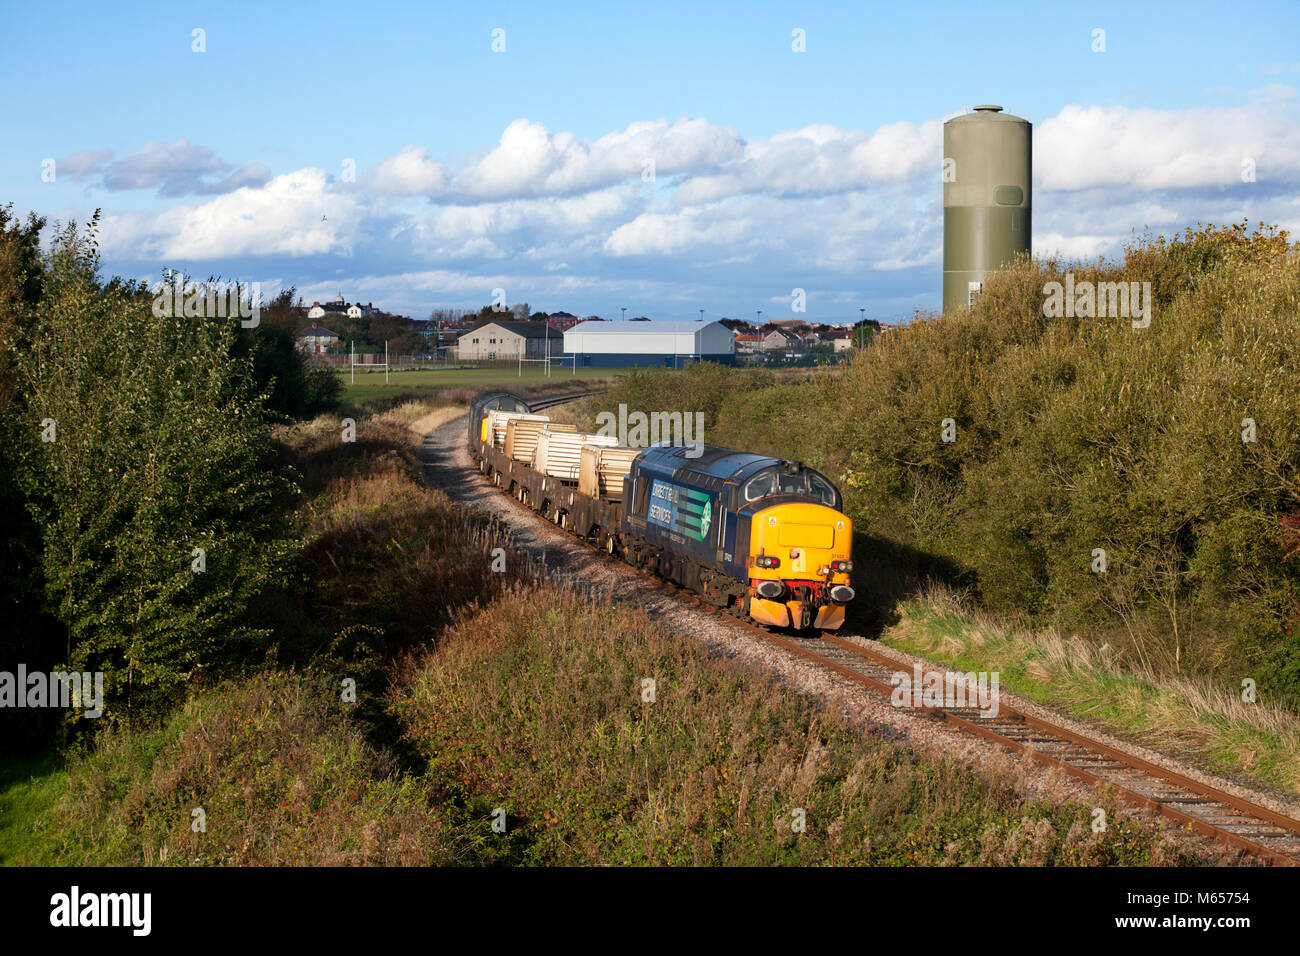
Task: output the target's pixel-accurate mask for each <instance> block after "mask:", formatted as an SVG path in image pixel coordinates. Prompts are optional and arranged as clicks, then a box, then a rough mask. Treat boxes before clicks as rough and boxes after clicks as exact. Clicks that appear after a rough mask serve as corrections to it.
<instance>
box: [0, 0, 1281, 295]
mask: <svg viewBox="0 0 1300 956" xmlns="http://www.w3.org/2000/svg"><path fill="white" fill-rule="evenodd" d="M4 2H5V7H4V12H3V15H2V16H3V21H4V24H5V29H4V31H3V34H2V35H0V54H2V55H3V56H4V59H5V62H6V63H7V64H9V65H10V67H11V69H10V70H9V71H8V83H9V89H10V95H9V96H8V97H6V101H5V104H4V106H3V108H2V109H3V116H4V119H5V123H4V130H5V134H6V135H5V136H4V137H3V139H2V141H0V184H2V185H3V187H4V188H3V189H0V202H13V203H14V205H15V207H16V208H17V209H20V210H23V211H26V210H28V209H34V210H37V211H39V212H41V213H42V214H45V215H47V216H49V217H51V218H61V219H66V218H77V219H84V218H86V217H87V216H88V215H89V214H90V212H91V211H93V210H94V209H95V208H96V207H102V208H103V210H104V217H105V222H104V228H103V247H104V259H105V267H106V269H107V270H108V271H110V272H117V273H121V274H124V275H130V276H138V277H142V278H143V277H148V278H154V277H156V276H157V274H158V272H159V270H160V269H162V268H163V267H164V266H175V267H178V268H182V269H185V270H186V271H189V272H191V273H193V274H195V275H199V276H205V275H208V274H219V275H223V276H238V277H240V278H241V279H245V280H248V281H260V282H262V284H263V287H264V288H267V287H272V288H273V287H274V286H276V285H280V284H284V285H288V284H292V285H296V286H297V287H298V288H299V290H300V291H302V292H303V293H304V294H305V296H306V297H307V298H308V300H311V299H312V298H323V297H325V296H326V295H329V296H333V295H334V294H335V293H336V292H339V291H342V293H343V295H344V296H345V297H347V298H349V299H361V300H362V301H373V302H375V303H376V304H377V305H383V306H384V307H387V308H391V309H395V310H401V311H405V312H408V313H409V314H413V315H424V314H427V312H428V311H429V309H431V308H433V307H435V306H460V307H466V306H475V307H476V306H478V305H481V304H485V303H486V302H488V301H490V298H491V295H492V290H493V289H495V288H504V289H505V290H506V294H507V297H508V299H509V300H510V301H511V302H514V301H528V302H529V303H530V304H531V305H532V306H533V307H534V308H542V309H546V310H550V311H554V310H558V309H562V308H563V309H568V310H569V311H573V312H579V313H582V314H589V313H598V314H604V315H607V316H608V315H615V316H616V315H618V314H619V313H618V310H619V308H620V307H621V306H627V307H628V308H629V310H630V313H642V314H647V315H652V316H657V317H664V318H673V317H685V316H688V315H698V312H697V310H698V309H699V308H704V309H705V310H706V315H709V316H712V317H718V316H722V315H752V314H753V311H754V310H755V309H758V308H761V309H763V310H764V315H765V316H768V317H775V316H776V315H778V314H780V313H781V310H782V309H784V310H786V311H788V310H789V308H790V306H789V302H790V297H791V292H792V290H793V289H794V288H796V287H797V288H803V289H805V290H806V293H807V301H808V313H807V316H808V317H809V318H825V319H830V320H838V319H849V318H856V317H857V314H858V308H859V307H866V308H867V310H868V313H869V314H871V315H875V316H877V317H881V318H885V319H887V320H888V319H896V318H898V317H901V316H905V315H908V314H910V313H911V311H912V309H913V308H934V307H937V304H938V300H939V279H940V269H941V250H940V242H941V225H942V209H941V205H940V196H941V193H940V179H939V168H940V160H941V156H940V153H941V151H942V150H941V145H940V142H941V141H940V130H941V124H942V121H943V120H944V119H946V118H950V117H951V116H953V115H955V114H957V113H959V112H960V111H962V110H963V109H966V108H969V107H970V106H972V105H974V104H976V103H987V102H993V103H999V104H1001V105H1003V106H1004V107H1006V109H1007V111H1008V112H1011V113H1014V114H1016V115H1019V116H1023V117H1025V118H1026V119H1028V120H1030V121H1031V122H1033V123H1034V125H1035V195H1034V235H1035V242H1034V246H1035V251H1036V252H1038V253H1042V254H1049V253H1052V252H1058V251H1059V252H1061V253H1063V254H1066V255H1073V256H1096V255H1114V254H1115V253H1116V252H1118V251H1119V249H1120V246H1121V244H1122V242H1123V241H1124V240H1125V239H1127V238H1128V237H1129V236H1130V235H1131V234H1132V233H1133V232H1134V231H1136V232H1141V231H1142V230H1143V229H1144V228H1150V229H1152V230H1153V231H1156V232H1165V233H1169V232H1172V231H1176V230H1178V229H1180V228H1181V227H1182V226H1184V225H1186V224H1191V223H1195V222H1197V221H1200V220H1214V221H1220V222H1222V221H1229V220H1240V219H1241V218H1243V217H1249V218H1251V219H1252V220H1258V219H1263V220H1265V221H1270V222H1277V223H1280V224H1282V225H1285V226H1289V227H1291V228H1293V229H1294V228H1300V200H1298V197H1300V132H1298V131H1300V122H1297V120H1298V119H1300V101H1298V100H1297V97H1296V91H1297V88H1298V87H1300V4H1296V3H1294V2H1289V3H1287V2H1279V3H1237V4H1232V5H1224V4H1210V3H1203V4H1195V3H1193V4H1134V3H1131V2H1130V3H1123V4H1087V5H1083V4H1080V5H1064V4H1062V5H1056V4H1050V3H1025V4H972V3H938V2H936V3H912V4H878V5H866V4H855V3H844V4H814V5H806V4H740V3H737V4H716V5H709V6H708V7H707V9H700V8H699V7H700V5H697V4H676V3H656V4H653V5H647V6H640V7H636V8H625V7H622V6H619V5H610V4H603V3H601V4H596V3H591V4H587V3H547V4H541V3H536V4H491V3H476V4H473V5H469V4H466V5H463V6H462V5H450V4H424V3H421V4H409V5H405V4H389V3H366V4H356V3H347V4H328V3H311V4H306V3H303V4H297V3H286V4H253V3H223V4H213V3H208V4H183V3H181V4H175V3H172V4H157V5H152V4H140V3H129V2H127V3H116V4H112V5H103V4H89V3H87V4H55V5H37V4H21V5H20V4H17V3H13V2H10V0H4ZM196 28H199V29H202V30H203V31H204V42H205V45H206V49H205V51H204V52H202V53H196V52H194V51H193V50H192V46H193V43H194V41H193V37H192V31H193V30H194V29H196ZM1098 28H1100V29H1102V30H1104V31H1105V51H1104V52H1094V50H1093V47H1094V45H1095V39H1094V34H1093V31H1094V30H1095V29H1098ZM495 29H502V30H504V31H505V50H504V52H494V51H493V50H492V43H493V35H492V31H493V30H495ZM795 29H801V30H803V31H804V32H805V36H806V52H794V51H793V50H792V31H793V30H795ZM47 159H53V160H54V161H55V162H54V166H53V169H54V171H55V176H54V181H53V182H46V181H43V180H42V171H43V169H45V168H46V167H43V165H42V163H43V162H44V161H45V160H47ZM1247 159H1249V160H1250V161H1251V162H1252V163H1253V164H1254V168H1255V170H1256V178H1255V180H1254V181H1253V182H1243V181H1242V177H1241V175H1240V171H1241V168H1242V163H1243V161H1245V160H1247ZM348 160H351V166H350V167H349V166H348V165H347V161H348ZM647 161H651V162H653V163H654V180H653V182H646V181H644V173H645V171H646V164H647ZM350 169H351V170H354V171H355V181H351V180H350V179H349V178H348V177H349V170H350ZM47 178H48V177H47Z"/></svg>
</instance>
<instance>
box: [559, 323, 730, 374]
mask: <svg viewBox="0 0 1300 956" xmlns="http://www.w3.org/2000/svg"><path fill="white" fill-rule="evenodd" d="M564 351H565V353H566V354H567V355H568V356H571V357H572V359H573V360H574V361H575V362H576V363H577V364H578V365H580V366H603V367H607V368H649V367H651V366H660V367H666V368H681V367H682V366H684V365H688V364H690V363H691V362H718V363H720V364H722V365H734V364H735V363H736V349H735V339H734V336H733V334H732V331H731V329H729V328H727V327H726V326H725V325H723V324H722V323H721V322H704V321H700V320H696V321H693V322H657V321H646V322H579V323H578V324H577V325H575V326H574V327H573V328H571V329H569V330H568V331H566V332H565V333H564Z"/></svg>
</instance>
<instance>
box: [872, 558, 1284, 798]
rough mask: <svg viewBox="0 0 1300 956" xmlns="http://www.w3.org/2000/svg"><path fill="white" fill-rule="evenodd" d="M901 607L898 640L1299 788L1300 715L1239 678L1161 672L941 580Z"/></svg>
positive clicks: (1088, 715) (1079, 713)
mask: <svg viewBox="0 0 1300 956" xmlns="http://www.w3.org/2000/svg"><path fill="white" fill-rule="evenodd" d="M900 613H901V620H900V622H899V623H898V624H897V625H895V626H894V627H893V628H891V629H890V630H888V631H886V633H885V635H884V640H886V641H887V642H888V643H890V644H892V645H895V646H898V647H903V648H905V649H907V650H910V651H914V652H915V653H918V654H923V655H926V656H929V657H933V658H935V659H937V660H941V661H944V662H946V663H950V664H952V665H954V666H956V667H958V668H959V669H961V670H963V671H966V670H976V671H979V670H985V671H994V670H996V671H998V672H1000V674H1001V682H1002V686H1003V687H1005V688H1007V689H1008V690H1011V691H1014V692H1016V693H1020V694H1023V695H1025V696H1026V697H1030V698H1032V699H1034V700H1038V701H1041V702H1044V703H1051V704H1055V705H1058V706H1063V707H1064V708H1065V709H1066V710H1067V711H1068V712H1069V713H1070V714H1072V715H1073V716H1076V717H1079V718H1081V719H1085V720H1090V721H1094V722H1096V723H1098V724H1100V725H1101V726H1103V727H1104V728H1106V729H1108V730H1111V731H1113V732H1116V733H1118V734H1121V735H1128V736H1131V737H1135V738H1139V739H1140V742H1141V743H1142V744H1144V745H1146V746H1150V747H1153V748H1154V749H1157V750H1165V751H1167V752H1169V753H1171V754H1175V755H1177V756H1180V757H1187V756H1191V757H1193V758H1196V759H1197V760H1198V762H1200V763H1201V764H1203V765H1204V766H1205V767H1206V768H1207V769H1210V770H1212V771H1215V772H1227V773H1236V774H1240V775H1241V776H1242V777H1243V778H1246V779H1249V780H1251V781H1254V782H1256V783H1262V784H1266V785H1270V786H1276V787H1280V788H1282V789H1284V790H1286V791H1288V792H1290V793H1292V794H1300V716H1298V715H1297V714H1295V713H1294V712H1293V711H1291V710H1289V709H1288V708H1286V707H1284V706H1281V705H1278V704H1271V703H1267V702H1258V701H1257V702H1256V703H1247V702H1246V701H1244V700H1243V699H1242V696H1241V688H1240V687H1239V686H1238V685H1235V684H1232V683H1222V682H1214V681H1212V680H1210V679H1206V678H1199V677H1172V676H1168V675H1159V674H1156V673H1153V672H1152V671H1151V670H1149V669H1147V668H1144V667H1142V666H1141V665H1140V664H1138V663H1137V662H1132V661H1127V660H1125V659H1124V657H1123V655H1121V654H1119V653H1117V652H1115V651H1114V650H1112V649H1110V648H1108V647H1107V646H1106V645H1102V646H1101V647H1098V646H1097V645H1096V644H1095V643H1093V642H1089V641H1086V640H1083V639H1081V638H1079V637H1077V636H1065V635H1062V634H1060V633H1059V632H1057V631H1056V630H1055V629H1051V628H1046V629H1042V630H1031V629H1028V628H1024V627H1018V626H1014V625H1009V624H1006V623H1004V622H1002V621H999V619H998V618H997V617H996V616H995V615H992V614H990V613H987V612H985V611H981V610H979V609H978V608H976V607H974V606H973V605H972V604H971V603H970V602H969V601H967V600H965V599H963V598H962V597H961V596H960V595H958V594H957V593H956V592H954V591H952V590H950V589H948V588H946V587H943V586H941V585H934V584H931V585H930V586H929V587H928V588H927V589H926V590H925V592H924V593H923V595H922V596H921V597H919V598H917V599H915V600H910V601H904V602H902V604H901V605H900ZM1103 648H1104V649H1103Z"/></svg>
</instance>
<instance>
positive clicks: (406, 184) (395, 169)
mask: <svg viewBox="0 0 1300 956" xmlns="http://www.w3.org/2000/svg"><path fill="white" fill-rule="evenodd" d="M446 182H447V170H446V169H445V168H444V167H443V165H442V163H439V162H436V161H434V160H432V159H430V158H429V151H428V150H427V149H421V148H419V147H416V146H407V147H405V148H404V149H403V150H402V151H401V152H400V153H398V154H397V155H396V156H390V157H389V158H388V159H386V160H384V161H383V162H382V163H380V164H379V165H378V166H376V167H375V168H374V170H372V171H371V173H370V176H369V180H368V185H369V186H370V188H372V189H374V190H375V191H376V192H379V193H384V194H386V195H390V196H419V195H427V194H429V193H435V192H439V191H440V190H441V189H442V188H443V187H444V186H445V185H446Z"/></svg>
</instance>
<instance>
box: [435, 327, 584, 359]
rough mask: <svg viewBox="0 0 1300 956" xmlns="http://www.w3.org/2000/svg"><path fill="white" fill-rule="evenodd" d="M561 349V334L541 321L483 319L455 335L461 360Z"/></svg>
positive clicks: (555, 352)
mask: <svg viewBox="0 0 1300 956" xmlns="http://www.w3.org/2000/svg"><path fill="white" fill-rule="evenodd" d="M563 350H564V336H563V335H562V334H559V333H557V332H556V331H555V330H554V329H552V328H551V327H550V326H549V325H547V324H546V323H545V322H487V323H484V324H483V325H480V326H479V327H478V328H476V329H470V330H469V331H468V332H463V333H461V335H460V337H459V338H457V339H456V356H457V357H458V358H460V359H461V360H463V361H471V362H474V361H492V360H506V359H509V360H514V359H518V358H526V359H533V358H544V357H545V356H546V355H547V353H548V352H549V353H550V355H551V357H552V358H557V357H558V356H559V355H560V354H561V353H562V352H563Z"/></svg>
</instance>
